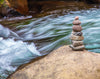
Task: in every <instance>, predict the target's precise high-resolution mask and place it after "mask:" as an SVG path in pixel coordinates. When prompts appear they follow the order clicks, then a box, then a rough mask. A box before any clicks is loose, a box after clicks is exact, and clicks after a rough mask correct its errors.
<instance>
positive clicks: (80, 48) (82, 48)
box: [70, 45, 85, 51]
mask: <svg viewBox="0 0 100 79" xmlns="http://www.w3.org/2000/svg"><path fill="white" fill-rule="evenodd" d="M70 48H72V50H74V51H82V50H84V49H85V46H84V45H81V46H78V47H74V46H73V45H70Z"/></svg>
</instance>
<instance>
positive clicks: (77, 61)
mask: <svg viewBox="0 0 100 79" xmlns="http://www.w3.org/2000/svg"><path fill="white" fill-rule="evenodd" d="M8 79H100V54H99V53H92V52H88V51H86V50H84V51H72V50H71V48H69V46H63V47H60V48H59V49H57V50H54V51H53V52H51V53H50V54H48V55H47V56H45V57H43V58H41V59H38V60H37V61H33V62H32V63H30V64H28V65H26V66H25V67H23V68H22V69H21V68H20V69H19V70H17V71H16V72H15V73H14V74H12V75H11V76H10V77H9V78H8Z"/></svg>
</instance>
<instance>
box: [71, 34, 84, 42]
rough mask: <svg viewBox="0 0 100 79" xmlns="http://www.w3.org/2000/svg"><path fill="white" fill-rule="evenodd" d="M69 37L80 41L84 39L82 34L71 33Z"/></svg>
mask: <svg viewBox="0 0 100 79" xmlns="http://www.w3.org/2000/svg"><path fill="white" fill-rule="evenodd" d="M70 39H71V40H74V41H82V40H84V37H83V36H75V35H73V34H72V35H71V37H70Z"/></svg>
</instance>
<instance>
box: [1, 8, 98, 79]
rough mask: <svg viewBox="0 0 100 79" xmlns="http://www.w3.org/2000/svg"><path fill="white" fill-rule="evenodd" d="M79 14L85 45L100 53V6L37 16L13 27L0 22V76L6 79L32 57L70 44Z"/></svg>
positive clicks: (90, 49) (88, 48)
mask: <svg viewBox="0 0 100 79" xmlns="http://www.w3.org/2000/svg"><path fill="white" fill-rule="evenodd" d="M75 16H79V18H80V21H81V22H82V24H81V25H82V28H83V34H84V37H85V39H84V44H85V48H86V49H87V50H89V51H91V52H96V53H100V9H95V8H92V9H89V10H81V11H70V12H69V13H68V14H66V15H62V16H58V15H56V14H54V15H48V16H44V17H40V18H33V19H31V20H30V21H29V22H28V24H20V25H18V26H16V27H12V28H10V29H9V28H6V27H4V26H2V25H0V79H5V78H6V77H7V76H8V75H9V74H11V73H12V72H13V71H15V70H16V69H17V67H18V66H20V65H22V64H25V63H28V62H29V61H30V60H31V59H34V58H36V57H38V56H42V55H44V54H48V53H49V52H51V51H52V50H54V49H56V48H58V47H60V46H63V45H68V44H70V39H69V36H70V34H71V31H72V26H73V25H72V22H73V20H74V17H75Z"/></svg>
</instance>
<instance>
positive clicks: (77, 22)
mask: <svg viewBox="0 0 100 79" xmlns="http://www.w3.org/2000/svg"><path fill="white" fill-rule="evenodd" d="M73 24H74V25H80V24H81V21H79V17H78V16H76V17H75V20H74V21H73Z"/></svg>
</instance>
